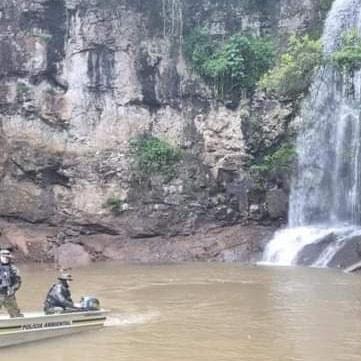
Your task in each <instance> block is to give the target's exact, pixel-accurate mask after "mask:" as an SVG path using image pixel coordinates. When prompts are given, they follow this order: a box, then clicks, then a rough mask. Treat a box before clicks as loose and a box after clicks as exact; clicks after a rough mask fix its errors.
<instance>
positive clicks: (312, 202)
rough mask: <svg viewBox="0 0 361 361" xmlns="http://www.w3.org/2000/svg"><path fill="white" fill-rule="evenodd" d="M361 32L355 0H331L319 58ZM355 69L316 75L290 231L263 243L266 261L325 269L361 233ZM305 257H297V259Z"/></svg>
mask: <svg viewBox="0 0 361 361" xmlns="http://www.w3.org/2000/svg"><path fill="white" fill-rule="evenodd" d="M353 28H355V29H358V31H359V32H360V33H361V4H360V1H359V0H336V1H335V2H334V4H333V6H332V9H331V10H330V13H329V15H328V17H327V20H326V22H325V27H324V33H323V35H322V39H321V40H322V43H323V48H324V55H325V57H329V56H330V55H331V54H332V53H333V52H334V51H335V50H337V49H338V47H339V46H340V44H341V41H342V35H343V34H344V33H345V31H347V30H351V29H353ZM360 106H361V71H356V72H354V73H353V74H352V75H349V76H341V75H340V73H339V72H338V71H336V70H335V69H334V68H333V67H332V66H331V65H327V66H324V67H322V68H321V69H320V70H319V71H318V73H317V74H316V76H315V78H314V81H313V84H312V86H311V90H310V95H309V96H308V98H307V99H306V101H305V102H304V105H303V109H302V111H301V117H302V120H303V130H301V131H300V134H299V136H298V139H297V155H298V164H297V172H296V175H295V177H294V181H293V183H292V187H291V194H290V210H289V219H288V228H287V229H285V230H282V231H279V232H277V233H276V234H275V236H274V239H273V240H271V242H270V243H269V244H268V245H267V247H266V250H265V253H264V257H263V259H264V261H265V262H268V263H275V264H286V265H287V264H294V263H298V261H299V260H300V259H302V257H305V254H306V249H307V248H308V249H309V250H310V251H311V250H312V251H313V252H316V253H317V252H318V256H317V257H314V255H313V256H311V255H308V257H307V259H308V262H310V260H312V263H311V264H312V265H315V266H327V265H328V264H329V263H330V262H331V261H332V258H333V257H334V256H335V255H336V253H337V252H338V251H339V250H340V249H341V248H342V247H343V245H345V243H346V242H347V240H348V239H350V238H352V237H355V236H358V235H361V205H360V202H361V178H360V175H361V174H360V172H361V146H360V142H361V124H360V110H361V108H360ZM302 253H303V255H302Z"/></svg>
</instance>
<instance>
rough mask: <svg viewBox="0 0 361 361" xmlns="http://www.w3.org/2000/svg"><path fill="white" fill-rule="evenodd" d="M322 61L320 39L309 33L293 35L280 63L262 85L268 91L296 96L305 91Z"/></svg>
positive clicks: (264, 78)
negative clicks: (312, 36)
mask: <svg viewBox="0 0 361 361" xmlns="http://www.w3.org/2000/svg"><path fill="white" fill-rule="evenodd" d="M322 62H323V56H322V46H321V42H320V41H319V40H312V39H310V37H309V36H308V35H305V36H303V37H297V36H292V37H291V38H290V40H289V45H288V49H287V51H286V52H285V53H284V54H283V55H282V56H281V58H280V61H279V64H278V65H277V66H276V67H275V68H273V69H272V70H271V71H270V72H269V73H268V74H266V75H265V76H264V77H263V79H262V80H261V81H260V86H261V87H263V88H264V89H265V90H266V91H267V92H270V93H275V94H276V95H280V96H284V97H286V96H287V97H290V98H295V97H297V96H298V95H300V94H303V93H305V91H306V90H307V89H308V87H309V86H310V84H311V81H312V77H313V75H314V73H315V70H316V69H317V68H318V67H319V66H320V65H321V64H322Z"/></svg>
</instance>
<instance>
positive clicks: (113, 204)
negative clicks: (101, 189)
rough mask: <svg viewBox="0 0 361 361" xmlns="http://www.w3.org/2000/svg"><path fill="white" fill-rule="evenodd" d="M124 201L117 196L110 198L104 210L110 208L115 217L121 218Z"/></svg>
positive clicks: (104, 205)
mask: <svg viewBox="0 0 361 361" xmlns="http://www.w3.org/2000/svg"><path fill="white" fill-rule="evenodd" d="M123 204H124V201H122V200H121V199H120V198H118V197H116V196H112V197H110V198H108V199H107V200H106V201H105V203H104V204H103V208H108V209H110V211H111V212H112V213H113V214H114V215H115V216H119V215H120V214H121V213H122V212H123V208H122V206H123Z"/></svg>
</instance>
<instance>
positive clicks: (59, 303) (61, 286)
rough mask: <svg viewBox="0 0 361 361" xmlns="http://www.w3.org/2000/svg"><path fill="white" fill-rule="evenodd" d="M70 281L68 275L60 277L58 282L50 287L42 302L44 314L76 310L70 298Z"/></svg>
mask: <svg viewBox="0 0 361 361" xmlns="http://www.w3.org/2000/svg"><path fill="white" fill-rule="evenodd" d="M71 280H72V278H71V276H70V275H64V276H60V277H59V281H58V282H57V283H55V284H54V285H53V286H51V288H50V290H49V292H48V294H47V296H46V300H45V302H44V312H45V313H57V312H64V311H65V312H67V311H68V312H69V311H75V310H77V309H78V308H77V307H76V306H75V305H74V302H73V300H72V298H71V293H70V289H69V284H68V281H71Z"/></svg>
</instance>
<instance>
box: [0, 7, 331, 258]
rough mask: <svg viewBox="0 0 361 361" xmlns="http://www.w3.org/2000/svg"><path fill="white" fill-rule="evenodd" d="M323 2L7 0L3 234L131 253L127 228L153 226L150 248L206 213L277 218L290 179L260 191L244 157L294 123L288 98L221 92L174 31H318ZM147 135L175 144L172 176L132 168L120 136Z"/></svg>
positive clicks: (214, 217) (90, 250)
mask: <svg viewBox="0 0 361 361" xmlns="http://www.w3.org/2000/svg"><path fill="white" fill-rule="evenodd" d="M324 2H325V1H322V0H302V1H299V0H252V1H251V0H224V1H216V0H199V1H193V0H6V1H5V0H2V1H1V2H0V77H1V83H0V95H1V96H0V218H1V227H2V242H3V243H7V242H10V243H13V244H15V245H16V246H17V247H18V249H19V250H21V251H22V253H23V254H24V255H25V256H26V257H28V258H31V259H37V260H39V259H44V260H50V259H54V258H55V259H58V260H62V259H67V258H68V256H69V254H72V255H74V254H75V255H77V256H76V259H77V260H81V262H88V261H89V260H90V259H103V258H118V259H126V258H127V257H126V256H124V254H126V252H127V251H126V250H127V249H128V246H127V245H129V244H130V245H132V247H134V244H135V242H137V244H140V245H141V244H142V242H141V241H139V240H137V241H134V243H132V241H131V240H132V239H140V240H143V239H145V238H149V237H158V238H154V239H160V241H159V242H158V243H157V246H156V245H155V244H156V242H154V244H153V246H152V247H153V248H152V247H151V248H150V249H149V254H150V255H151V254H152V252H153V251H154V252H153V253H157V252H158V251H159V249H162V242H163V241H162V240H164V237H170V236H176V235H178V236H180V235H191V234H193V233H194V232H195V231H196V230H197V229H199V228H201V227H204V226H205V225H210V224H213V225H219V226H224V225H230V224H236V223H249V222H256V223H261V224H268V225H271V224H272V225H274V224H277V223H279V222H282V220H284V219H285V214H286V212H287V184H286V183H287V182H285V183H284V184H283V183H282V182H281V183H282V184H280V183H277V182H276V183H275V184H272V186H271V187H269V191H268V192H266V193H265V192H263V193H262V194H259V192H257V187H256V186H255V184H254V180H253V179H252V177H250V175H249V172H248V168H247V162H248V161H249V159H250V157H252V156H254V155H255V154H257V152H261V151H263V150H264V149H268V148H270V147H272V145H273V144H274V143H275V142H278V141H280V140H281V139H282V138H284V137H285V136H286V135H287V134H288V133H289V125H290V122H291V120H292V119H293V118H294V117H295V109H294V108H293V107H292V106H290V104H287V103H282V102H280V101H279V100H277V99H267V98H265V97H264V96H263V95H262V94H258V95H257V96H255V97H253V98H252V99H246V98H244V99H241V100H239V99H238V100H237V101H236V102H234V101H222V102H221V101H219V100H217V99H216V98H215V97H214V95H213V92H212V89H210V88H209V87H208V86H207V85H206V84H205V83H204V82H203V81H202V80H201V79H200V78H199V77H198V76H197V75H196V74H195V73H194V72H192V69H191V67H190V65H189V64H188V63H187V61H186V60H185V58H184V55H183V38H184V34H187V32H189V31H190V30H191V29H193V28H194V27H195V26H201V27H206V28H207V29H208V31H209V32H210V33H211V34H212V36H215V37H224V36H226V35H227V34H230V33H236V32H242V31H243V32H245V31H247V32H251V33H254V34H262V35H270V36H272V37H273V38H274V39H276V41H277V42H278V43H279V44H280V46H281V47H282V44H283V42H284V41H285V40H286V39H287V38H288V36H289V34H291V33H292V32H301V33H302V32H305V31H314V32H315V31H319V30H320V27H321V24H322V19H323V17H324V15H325V14H324V12H323V11H322V9H323V8H322V4H323V3H324ZM144 134H150V135H152V136H155V137H158V138H160V139H165V140H167V142H169V143H170V144H172V145H173V146H175V147H177V148H179V149H180V150H181V152H182V158H181V160H180V161H179V162H178V163H177V169H176V175H175V176H174V177H172V178H171V179H169V178H167V177H165V176H163V175H152V176H150V177H148V178H146V179H144V178H142V179H141V180H139V179H137V178H136V177H134V172H133V171H132V162H131V154H130V150H129V141H130V140H131V139H134V138H135V137H137V136H140V135H144ZM263 232H264V230H262V232H261V233H262V235H263V234H264V233H263ZM162 237H163V238H162ZM256 238H257V237H256ZM260 238H262V237H260ZM139 242H140V243H139ZM148 243H149V242H148ZM143 244H146V242H145V241H144V243H143ZM201 244H202V242H200V245H199V247H201ZM129 247H130V246H129ZM139 247H140V248H141V246H139ZM185 247H188V245H185ZM219 247H220V248H222V247H223V248H227V246H226V245H223V246H222V245H220V246H219ZM190 252H191V251H190ZM158 253H159V252H158ZM203 253H204V252H203ZM73 258H74V257H73ZM143 258H146V257H143ZM181 258H182V259H183V258H184V259H187V257H186V256H184V257H181ZM193 258H197V251H194V252H193V253H192V256H191V255H189V257H188V259H193ZM203 258H206V257H203ZM203 258H202V259H203ZM234 258H235V257H233V258H232V260H233V259H234ZM236 258H237V257H236ZM238 258H239V257H238ZM240 258H242V257H240ZM151 259H154V257H153V258H151ZM167 259H169V257H167V256H166V255H165V256H164V257H163V258H162V257H159V258H157V260H158V261H159V260H167ZM175 259H177V257H175ZM143 260H144V259H143Z"/></svg>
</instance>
